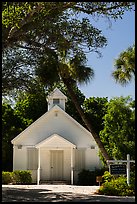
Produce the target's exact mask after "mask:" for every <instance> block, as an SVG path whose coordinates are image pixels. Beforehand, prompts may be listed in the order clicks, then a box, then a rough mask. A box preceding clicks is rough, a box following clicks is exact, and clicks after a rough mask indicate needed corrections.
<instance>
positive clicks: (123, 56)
mask: <svg viewBox="0 0 137 204" xmlns="http://www.w3.org/2000/svg"><path fill="white" fill-rule="evenodd" d="M114 67H115V70H114V71H113V73H112V76H113V77H114V79H115V80H116V82H118V83H120V84H121V85H123V86H124V85H127V84H128V83H129V82H130V81H131V79H132V78H134V77H135V45H133V46H132V47H129V48H128V49H127V50H125V51H123V52H121V53H120V55H119V56H118V58H117V59H116V60H115V63H114Z"/></svg>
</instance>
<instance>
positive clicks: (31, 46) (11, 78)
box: [2, 2, 134, 93]
mask: <svg viewBox="0 0 137 204" xmlns="http://www.w3.org/2000/svg"><path fill="white" fill-rule="evenodd" d="M133 5H134V2H3V3H2V6H3V7H2V47H3V56H2V59H3V67H2V85H3V92H5V93H6V92H7V91H8V90H11V89H12V88H13V89H14V88H17V89H19V88H23V89H24V88H25V87H26V86H27V84H28V81H30V80H31V79H32V77H34V69H35V66H36V65H37V63H38V61H39V60H40V58H41V56H42V55H49V54H50V55H51V54H52V55H55V53H56V52H57V51H58V50H64V49H67V50H69V51H70V54H71V55H75V54H76V52H78V51H79V50H80V51H82V50H83V51H87V49H89V51H90V52H93V51H94V52H97V53H99V49H100V48H102V47H104V46H106V44H107V41H106V38H105V37H104V36H103V35H102V33H101V31H100V30H99V29H97V28H94V27H93V26H92V25H91V23H90V21H89V19H88V17H89V16H93V17H94V18H95V17H97V18H98V17H101V18H102V17H106V18H108V19H117V18H119V17H122V15H123V13H124V12H125V11H126V10H132V9H133ZM81 13H85V14H87V17H86V18H82V20H79V18H78V16H79V14H81ZM10 66H11V67H10Z"/></svg>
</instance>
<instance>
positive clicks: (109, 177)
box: [102, 171, 114, 182]
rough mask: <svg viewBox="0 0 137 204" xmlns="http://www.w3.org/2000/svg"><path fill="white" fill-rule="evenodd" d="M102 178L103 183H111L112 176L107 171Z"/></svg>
mask: <svg viewBox="0 0 137 204" xmlns="http://www.w3.org/2000/svg"><path fill="white" fill-rule="evenodd" d="M102 178H103V181H104V182H106V181H108V182H109V181H111V180H112V179H114V176H113V175H111V174H110V173H109V172H108V171H105V172H104V175H103V176H102Z"/></svg>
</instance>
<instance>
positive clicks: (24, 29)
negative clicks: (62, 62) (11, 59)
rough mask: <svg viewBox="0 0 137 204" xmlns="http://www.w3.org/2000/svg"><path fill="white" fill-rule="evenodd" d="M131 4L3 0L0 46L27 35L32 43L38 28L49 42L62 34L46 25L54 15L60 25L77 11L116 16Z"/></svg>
mask: <svg viewBox="0 0 137 204" xmlns="http://www.w3.org/2000/svg"><path fill="white" fill-rule="evenodd" d="M133 5H134V2H3V4H2V25H3V36H2V37H3V43H2V44H3V48H7V47H8V46H13V45H15V44H16V43H17V42H27V43H28V40H27V38H28V37H31V42H30V43H33V42H34V41H33V40H34V37H35V33H36V34H37V36H39V35H40V33H41V32H42V31H44V32H45V31H47V33H50V39H48V41H47V42H49V43H50V40H52V42H55V41H56V40H55V38H56V37H57V36H58V37H59V39H60V37H62V36H61V34H63V33H60V32H58V31H59V30H60V27H59V28H58V29H57V30H56V34H55V35H54V33H52V32H51V29H49V30H48V28H49V22H50V28H51V27H52V25H53V23H55V20H56V19H57V18H58V19H59V20H60V23H61V22H62V21H63V23H64V24H66V23H67V21H66V20H65V18H66V19H67V20H68V16H69V17H70V16H71V20H72V17H74V15H76V14H79V13H86V14H88V15H92V16H94V17H95V16H97V17H98V16H101V17H102V16H105V17H107V18H113V19H117V18H118V17H121V16H122V15H123V13H124V11H125V10H130V9H132V8H133ZM75 18H77V15H76V16H75ZM45 19H46V21H45ZM37 23H38V24H37ZM37 25H39V26H37ZM72 25H73V23H72ZM45 26H46V27H45ZM44 27H45V28H44ZM63 31H64V30H63ZM85 32H86V30H85ZM42 35H43V33H41V36H42ZM56 35H57V36H56ZM66 36H68V33H66ZM75 37H76V36H75ZM29 39H30V38H29ZM56 39H57V38H56ZM61 39H62V38H61ZM75 39H76V38H74V39H73V40H75ZM79 40H80V39H79ZM37 43H38V41H37ZM23 44H24V43H23Z"/></svg>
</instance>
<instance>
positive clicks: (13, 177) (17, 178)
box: [2, 170, 32, 184]
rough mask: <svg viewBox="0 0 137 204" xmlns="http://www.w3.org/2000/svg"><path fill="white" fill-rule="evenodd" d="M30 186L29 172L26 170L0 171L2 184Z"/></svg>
mask: <svg viewBox="0 0 137 204" xmlns="http://www.w3.org/2000/svg"><path fill="white" fill-rule="evenodd" d="M10 183H11V184H31V183H32V177H31V172H30V171H28V170H15V171H13V172H4V171H2V184H10Z"/></svg>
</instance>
